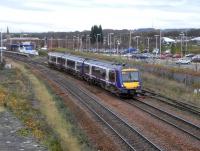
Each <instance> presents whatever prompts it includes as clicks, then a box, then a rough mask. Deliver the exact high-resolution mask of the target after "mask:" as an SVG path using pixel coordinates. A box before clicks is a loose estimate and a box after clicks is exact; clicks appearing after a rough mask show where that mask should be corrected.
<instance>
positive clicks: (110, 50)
mask: <svg viewBox="0 0 200 151" xmlns="http://www.w3.org/2000/svg"><path fill="white" fill-rule="evenodd" d="M113 34H114V33H109V35H110V51H111V48H112V37H111V36H112V35H113Z"/></svg>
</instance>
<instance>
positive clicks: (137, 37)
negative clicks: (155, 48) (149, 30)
mask: <svg viewBox="0 0 200 151" xmlns="http://www.w3.org/2000/svg"><path fill="white" fill-rule="evenodd" d="M135 37H136V39H137V51H138V43H139V41H138V40H139V37H140V36H135Z"/></svg>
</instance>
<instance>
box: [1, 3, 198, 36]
mask: <svg viewBox="0 0 200 151" xmlns="http://www.w3.org/2000/svg"><path fill="white" fill-rule="evenodd" d="M95 24H97V25H99V24H101V25H102V28H103V29H138V28H149V27H153V28H162V29H164V28H200V0H1V1H0V28H1V29H2V30H3V31H6V27H7V26H8V27H9V29H10V31H11V32H47V31H64V32H66V31H75V30H79V31H82V30H90V28H91V26H92V25H95Z"/></svg>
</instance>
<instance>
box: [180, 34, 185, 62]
mask: <svg viewBox="0 0 200 151" xmlns="http://www.w3.org/2000/svg"><path fill="white" fill-rule="evenodd" d="M179 35H180V37H181V58H182V57H183V47H182V45H183V36H184V33H181V34H179Z"/></svg>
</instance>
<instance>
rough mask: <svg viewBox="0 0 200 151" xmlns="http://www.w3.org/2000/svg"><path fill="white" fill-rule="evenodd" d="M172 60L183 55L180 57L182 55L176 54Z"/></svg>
mask: <svg viewBox="0 0 200 151" xmlns="http://www.w3.org/2000/svg"><path fill="white" fill-rule="evenodd" d="M172 58H181V55H180V54H174V55H173V56H172Z"/></svg>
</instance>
